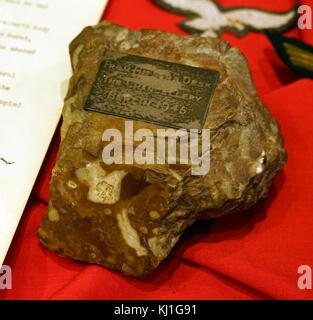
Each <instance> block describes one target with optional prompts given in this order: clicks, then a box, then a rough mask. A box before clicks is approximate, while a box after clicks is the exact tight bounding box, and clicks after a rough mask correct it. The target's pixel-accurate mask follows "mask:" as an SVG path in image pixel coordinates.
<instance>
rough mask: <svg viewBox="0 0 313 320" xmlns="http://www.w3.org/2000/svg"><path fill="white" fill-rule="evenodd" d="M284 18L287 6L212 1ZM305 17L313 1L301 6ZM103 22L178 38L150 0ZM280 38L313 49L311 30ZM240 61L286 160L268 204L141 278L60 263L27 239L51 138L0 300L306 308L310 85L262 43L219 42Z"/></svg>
mask: <svg viewBox="0 0 313 320" xmlns="http://www.w3.org/2000/svg"><path fill="white" fill-rule="evenodd" d="M219 2H220V3H221V4H223V5H224V6H237V5H247V6H254V7H259V8H263V9H270V10H276V11H282V10H287V9H289V8H290V7H291V6H293V5H294V4H295V2H296V1H293V0H280V1H270V0H266V1H265V0H264V1H259V0H223V1H222V0H219ZM303 3H304V4H309V5H311V6H312V8H313V0H304V1H303ZM103 19H107V20H110V21H113V22H116V23H119V24H122V25H125V26H127V27H130V28H134V29H139V28H157V29H163V30H168V31H171V32H175V33H179V34H184V32H183V31H182V30H181V29H179V27H177V25H176V22H178V21H180V20H182V19H183V17H182V16H179V15H175V14H172V13H169V12H166V11H164V10H162V9H160V8H158V7H157V6H156V5H154V4H153V3H152V2H151V1H150V0H135V1H134V0H110V3H109V6H108V8H107V10H106V12H105V14H104V17H103ZM287 35H290V36H295V37H298V38H300V39H303V40H305V41H307V42H311V44H313V31H312V30H299V29H297V28H294V29H293V30H292V31H289V32H288V33H287ZM223 38H224V39H227V40H229V41H230V42H231V44H232V45H234V46H238V47H239V48H240V49H241V50H242V52H243V53H244V54H245V55H246V57H247V58H248V61H249V65H250V67H251V69H252V73H253V78H254V81H255V83H256V86H257V88H258V91H259V94H260V96H261V98H262V99H263V101H264V102H265V103H266V105H267V106H268V108H269V109H270V110H271V112H272V114H273V115H274V116H275V117H276V118H277V120H278V121H279V123H280V124H281V129H282V133H283V135H284V137H285V142H286V148H287V150H288V153H289V159H288V163H287V165H286V167H285V169H284V170H283V171H282V172H281V174H280V175H279V176H278V177H277V179H276V181H275V183H274V186H273V188H272V191H271V194H270V197H269V198H268V199H267V200H266V201H265V202H262V203H260V204H259V205H257V206H256V207H255V208H253V209H252V210H250V211H249V212H248V213H240V214H237V215H233V216H229V217H226V218H222V219H220V220H218V221H216V222H206V223H197V224H196V225H195V226H193V227H192V228H191V229H190V230H189V231H187V234H186V235H184V236H183V241H180V242H179V243H178V245H177V246H176V247H175V249H174V250H173V252H172V253H171V254H170V257H169V258H168V259H166V261H165V262H163V263H162V264H161V266H160V268H159V269H158V270H157V271H156V272H155V273H154V274H152V275H150V276H149V277H148V278H146V279H144V280H137V279H132V278H128V277H124V276H122V275H120V274H119V273H117V272H114V271H111V270H108V269H105V268H101V267H98V266H89V265H85V264H81V263H77V262H74V261H71V260H67V259H64V258H60V257H58V256H57V255H55V254H53V253H52V252H50V251H49V250H47V249H46V248H45V247H43V246H42V245H41V244H40V243H39V240H38V238H37V237H36V235H35V233H36V230H37V228H38V226H39V224H40V221H41V219H42V216H43V215H44V213H45V210H46V207H47V205H46V203H47V201H48V199H49V190H48V189H49V186H48V183H49V179H50V175H51V169H52V167H53V166H54V163H55V158H56V153H57V150H58V146H59V136H58V133H57V134H56V136H55V138H54V140H53V142H52V145H51V147H50V150H49V152H48V154H47V157H46V160H45V163H44V164H43V167H42V169H41V172H40V175H39V177H38V179H37V182H36V186H35V187H34V190H33V192H32V196H31V198H30V200H29V203H28V206H27V208H26V210H25V212H24V215H23V218H22V220H21V223H20V225H19V228H18V230H17V232H16V235H15V238H14V241H13V242H12V245H11V248H10V251H9V253H8V255H7V258H6V260H5V264H7V265H10V266H11V267H12V271H13V289H12V290H2V291H1V290H0V299H312V298H313V290H300V289H299V288H298V287H297V280H298V277H299V276H300V275H299V274H298V273H297V270H298V267H299V266H300V265H309V266H311V267H312V268H313V243H312V233H313V212H312V207H313V195H312V185H313V161H312V158H313V151H312V148H311V144H312V140H313V130H312V123H313V110H312V107H313V99H312V98H313V81H312V80H309V79H300V77H299V76H298V75H296V74H294V73H293V72H292V71H290V70H289V69H288V68H287V67H286V66H285V65H284V64H283V63H282V62H281V61H280V59H279V58H278V56H277V55H276V53H275V51H274V50H273V48H272V46H271V44H270V43H269V41H268V40H267V39H266V37H265V36H264V35H262V34H256V33H249V34H248V35H247V36H246V37H244V38H242V39H239V38H237V37H235V36H234V35H231V34H224V35H223Z"/></svg>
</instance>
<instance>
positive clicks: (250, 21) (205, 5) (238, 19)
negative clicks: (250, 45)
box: [153, 0, 297, 37]
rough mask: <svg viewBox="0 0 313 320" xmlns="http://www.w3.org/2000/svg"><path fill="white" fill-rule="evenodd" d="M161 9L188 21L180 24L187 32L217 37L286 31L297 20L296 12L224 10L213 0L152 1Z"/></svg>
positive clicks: (237, 8)
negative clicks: (272, 30) (254, 32)
mask: <svg viewBox="0 0 313 320" xmlns="http://www.w3.org/2000/svg"><path fill="white" fill-rule="evenodd" d="M153 1H154V2H155V3H156V4H157V5H159V6H160V7H162V8H164V9H166V10H168V11H172V12H174V13H178V14H183V15H185V16H187V17H188V18H187V19H186V20H184V21H182V22H180V23H179V25H180V26H181V27H182V28H183V29H184V30H186V31H188V32H191V33H196V34H201V35H203V36H210V37H218V36H220V35H221V34H222V33H223V32H224V31H228V32H232V33H234V34H236V35H237V36H240V37H243V36H244V35H246V34H247V33H248V32H249V31H257V32H263V31H264V30H268V29H275V30H277V31H283V30H286V29H288V28H289V27H291V26H292V25H293V24H294V23H295V21H296V19H297V8H296V7H294V8H292V9H290V10H288V11H285V12H272V11H267V10H261V9H256V8H250V7H232V8H225V7H223V6H221V5H220V4H218V3H216V2H215V1H213V0H153Z"/></svg>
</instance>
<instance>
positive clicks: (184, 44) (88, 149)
mask: <svg viewBox="0 0 313 320" xmlns="http://www.w3.org/2000/svg"><path fill="white" fill-rule="evenodd" d="M106 50H112V51H116V52H121V53H130V54H134V55H142V56H146V57H150V58H155V59H160V60H167V61H171V62H177V63H182V64H187V65H191V66H196V67H202V68H207V69H213V70H217V71H219V72H220V79H219V83H218V86H217V90H216V93H215V96H214V99H213V102H212V105H211V108H210V112H209V114H208V117H207V120H206V124H205V128H210V129H211V169H210V171H209V173H208V174H207V175H205V176H192V175H191V174H190V167H189V166H188V165H187V166H179V165H138V164H134V165H111V166H106V165H104V163H103V162H101V154H102V149H103V142H102V141H101V138H102V134H103V132H104V130H105V129H107V128H117V129H120V130H121V131H123V128H124V119H122V118H118V117H113V116H108V115H104V114H100V113H95V112H87V111H84V110H83V109H82V108H83V105H84V101H85V99H86V96H87V94H88V92H89V90H90V87H91V85H92V83H93V81H94V79H95V76H96V73H97V70H98V67H99V65H100V63H101V61H102V57H103V55H104V53H105V52H106ZM70 52H71V57H72V67H73V77H72V79H71V82H70V88H69V91H68V95H67V98H66V100H65V106H64V112H63V119H64V122H63V126H62V129H61V130H62V132H61V135H62V143H61V147H60V152H59V155H58V160H57V164H56V167H55V168H54V170H53V176H52V180H51V186H50V190H51V199H50V204H49V209H48V212H47V214H46V216H45V217H44V219H43V221H42V224H41V227H40V229H39V231H38V235H39V237H40V239H41V241H42V243H43V244H44V245H45V246H47V247H48V248H49V249H51V250H53V251H54V252H56V253H58V254H59V255H62V256H65V257H69V258H73V259H77V260H81V261H85V262H88V263H96V264H100V265H102V266H105V267H108V268H112V269H115V270H118V271H121V272H122V273H124V274H128V275H133V276H144V275H146V274H147V273H149V272H151V271H152V270H154V269H155V268H156V267H157V266H158V265H159V263H160V262H161V261H162V260H163V259H164V258H166V257H167V255H168V254H169V252H170V251H171V249H172V248H173V246H174V245H175V243H176V242H177V241H178V239H179V237H180V235H181V234H182V233H183V232H184V230H185V229H186V228H187V227H188V226H190V225H192V224H193V222H194V221H195V220H199V219H211V218H217V217H221V216H223V215H226V214H230V213H234V212H236V211H238V210H244V209H247V208H250V207H251V206H253V205H254V204H255V203H256V202H257V201H258V200H259V199H261V198H264V197H266V195H267V193H268V191H269V187H270V185H271V183H272V181H273V179H274V177H275V176H276V174H277V173H278V172H279V170H280V169H281V168H282V167H283V166H284V163H285V161H286V152H285V150H284V148H283V141H282V138H281V136H280V133H279V128H278V125H277V123H276V121H275V120H274V119H273V117H272V116H271V115H270V113H269V111H268V110H267V108H266V107H265V106H264V105H263V103H262V102H261V101H260V99H259V98H258V95H257V92H256V89H255V87H254V84H253V82H252V80H251V75H250V71H249V68H248V65H247V62H246V60H245V58H244V57H243V55H242V54H241V53H240V51H239V50H238V49H237V48H230V46H229V44H228V43H227V42H225V41H223V40H220V39H211V38H203V37H198V36H179V35H174V34H170V33H167V32H164V31H157V30H140V31H131V30H128V29H126V28H123V27H120V26H118V25H114V24H111V23H108V22H103V23H101V24H99V25H97V26H95V27H88V28H86V29H85V30H84V31H83V32H82V33H81V34H80V35H79V36H78V37H77V38H76V39H75V40H74V41H73V42H72V43H71V45H70ZM143 127H144V128H149V129H151V130H153V131H154V132H155V130H156V128H157V126H155V125H152V124H147V123H143V122H139V121H135V122H134V130H137V129H138V128H143Z"/></svg>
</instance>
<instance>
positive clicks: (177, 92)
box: [84, 52, 219, 131]
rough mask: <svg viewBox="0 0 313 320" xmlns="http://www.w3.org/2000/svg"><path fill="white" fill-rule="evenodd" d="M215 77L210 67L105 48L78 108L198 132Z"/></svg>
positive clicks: (201, 125)
mask: <svg viewBox="0 0 313 320" xmlns="http://www.w3.org/2000/svg"><path fill="white" fill-rule="evenodd" d="M218 79H219V73H218V72H217V71H214V70H207V69H202V68H196V67H191V66H187V65H182V64H178V63H172V62H167V61H161V60H156V59H150V58H146V57H142V56H135V55H128V54H121V53H116V52H107V53H106V55H105V58H104V60H103V62H102V63H101V65H100V68H99V71H98V74H97V76H96V79H95V81H94V83H93V85H92V88H91V90H90V93H89V95H88V97H87V100H86V103H85V106H84V109H85V110H89V111H95V112H101V113H106V114H110V115H114V116H119V117H124V118H129V119H133V120H140V121H145V122H149V123H154V124H157V125H161V126H166V127H171V128H176V129H180V128H184V129H187V130H190V129H198V131H201V130H202V128H203V125H204V123H205V120H206V117H207V113H208V111H209V107H210V103H211V100H212V97H213V95H214V91H215V88H216V85H217V82H218Z"/></svg>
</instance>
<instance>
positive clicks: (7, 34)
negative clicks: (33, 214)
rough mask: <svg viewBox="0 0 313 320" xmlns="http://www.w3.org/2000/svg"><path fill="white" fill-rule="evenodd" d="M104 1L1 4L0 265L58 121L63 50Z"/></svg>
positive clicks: (66, 70) (66, 71)
mask: <svg viewBox="0 0 313 320" xmlns="http://www.w3.org/2000/svg"><path fill="white" fill-rule="evenodd" d="M106 2H107V0H79V1H78V0H0V266H1V265H2V263H3V260H4V257H5V255H6V252H7V250H8V248H9V246H10V243H11V240H12V238H13V235H14V233H15V230H16V227H17V225H18V222H19V220H20V218H21V215H22V213H23V210H24V207H25V205H26V202H27V200H28V198H29V195H30V192H31V189H32V187H33V185H34V182H35V179H36V177H37V175H38V172H39V169H40V166H41V164H42V162H43V159H44V157H45V154H46V152H47V149H48V147H49V144H50V141H51V138H52V136H53V133H54V131H55V129H56V126H57V124H58V121H59V119H60V116H61V111H62V105H63V98H64V92H65V91H66V83H67V80H68V79H69V77H70V75H71V66H70V58H69V54H68V45H69V43H70V41H71V40H72V39H73V38H74V37H75V36H76V35H77V34H78V33H79V32H80V31H81V30H82V28H84V27H85V26H88V25H92V24H95V23H97V22H98V21H99V20H100V17H101V15H102V13H103V10H104V8H105V5H106Z"/></svg>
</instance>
